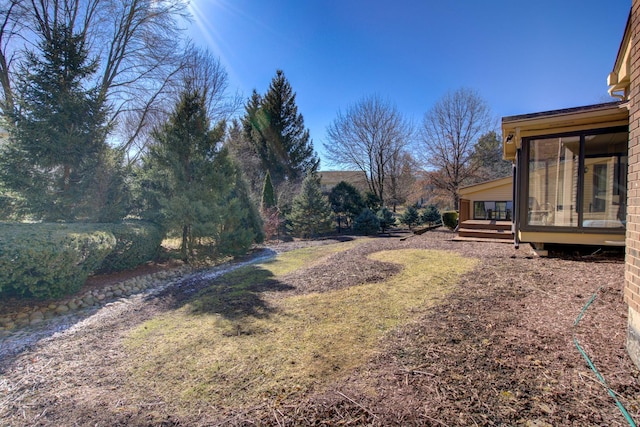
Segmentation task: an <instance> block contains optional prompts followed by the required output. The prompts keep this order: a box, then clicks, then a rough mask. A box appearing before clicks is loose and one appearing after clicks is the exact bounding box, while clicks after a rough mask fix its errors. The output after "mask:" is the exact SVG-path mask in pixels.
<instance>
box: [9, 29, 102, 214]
mask: <svg viewBox="0 0 640 427" xmlns="http://www.w3.org/2000/svg"><path fill="white" fill-rule="evenodd" d="M38 50H39V51H40V52H42V55H41V56H37V55H36V54H35V53H33V52H28V53H27V64H26V67H25V68H24V70H23V76H22V78H21V79H20V81H19V82H18V84H17V99H16V102H17V108H16V111H15V114H14V117H13V118H12V122H13V125H12V126H10V127H9V130H10V141H9V143H8V144H6V145H5V146H4V147H3V149H2V151H3V152H2V153H1V155H0V158H1V159H2V160H1V162H2V164H1V165H0V171H1V172H0V173H1V175H2V176H1V178H2V181H3V183H4V187H5V188H6V189H7V191H10V192H15V193H17V194H19V196H20V199H21V200H23V201H24V206H25V208H26V209H27V210H28V213H29V214H30V216H31V217H33V218H37V219H45V220H61V219H62V220H73V219H76V218H89V217H91V215H92V214H93V212H89V209H90V205H91V203H90V202H92V200H91V199H92V198H93V197H94V195H93V194H91V191H90V190H91V186H92V184H95V171H96V170H97V169H98V168H99V167H100V166H103V164H102V165H101V163H100V162H101V160H104V159H105V156H106V154H105V150H106V147H107V146H106V142H105V139H106V134H107V129H108V128H107V126H106V125H105V122H106V113H107V108H106V106H105V102H104V100H103V99H101V98H100V96H99V92H98V90H97V89H96V88H86V87H85V86H86V84H87V82H88V81H89V79H90V77H92V76H93V75H94V73H95V72H96V70H97V66H98V64H97V62H96V61H94V60H91V59H90V58H89V56H88V47H87V46H85V44H84V39H83V37H82V36H81V35H76V34H73V31H72V29H71V28H69V27H66V26H64V25H62V24H57V25H54V26H53V28H52V31H51V33H50V36H49V37H47V38H46V39H43V40H41V41H40V42H39V49H38Z"/></svg>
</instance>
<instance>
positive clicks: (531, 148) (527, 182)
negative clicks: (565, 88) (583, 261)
mask: <svg viewBox="0 0 640 427" xmlns="http://www.w3.org/2000/svg"><path fill="white" fill-rule="evenodd" d="M638 53H640V0H633V1H632V6H631V12H630V14H629V19H628V20H627V24H626V27H625V31H624V35H623V37H622V41H621V43H620V48H619V49H618V53H617V55H616V60H615V63H614V65H613V70H612V72H611V73H610V74H609V76H608V78H607V84H608V86H609V94H610V95H611V96H612V97H614V98H618V99H619V101H617V102H612V103H607V104H598V105H589V106H584V107H577V108H570V109H565V110H557V111H547V112H543V113H534V114H525V115H521V116H511V117H504V118H503V119H502V132H503V138H504V140H503V155H504V158H505V159H509V160H512V161H513V163H514V165H515V173H514V177H515V179H514V194H515V197H514V204H513V206H514V231H515V239H516V243H518V241H520V242H531V243H534V244H535V245H537V246H539V247H541V246H544V244H545V243H571V244H596V245H625V287H624V300H625V302H626V303H627V305H628V328H627V351H628V353H629V356H630V357H631V359H632V360H633V361H634V362H635V364H636V366H638V368H640V59H638V58H636V55H637V54H638Z"/></svg>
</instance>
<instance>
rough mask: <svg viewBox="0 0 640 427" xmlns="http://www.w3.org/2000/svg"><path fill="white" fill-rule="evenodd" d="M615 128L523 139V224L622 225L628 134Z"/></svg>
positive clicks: (623, 223)
mask: <svg viewBox="0 0 640 427" xmlns="http://www.w3.org/2000/svg"><path fill="white" fill-rule="evenodd" d="M616 130H617V132H611V131H609V132H607V131H600V132H582V133H577V134H570V135H563V136H554V137H542V138H536V139H529V140H525V144H524V146H523V147H524V148H525V156H526V160H525V162H526V164H525V166H526V172H525V173H526V174H527V176H526V177H525V178H524V183H525V186H526V192H525V193H526V197H525V198H524V200H526V202H524V203H527V206H526V209H524V208H523V211H524V215H526V217H525V218H523V222H524V223H525V224H526V225H528V226H532V227H575V228H584V227H590V228H624V227H625V216H626V188H627V176H626V175H627V154H626V149H627V140H628V134H627V132H626V131H624V130H623V131H620V130H619V129H616Z"/></svg>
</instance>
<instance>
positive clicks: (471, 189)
mask: <svg viewBox="0 0 640 427" xmlns="http://www.w3.org/2000/svg"><path fill="white" fill-rule="evenodd" d="M512 182H513V178H512V177H511V176H508V177H506V178H500V179H495V180H492V181H487V182H482V183H479V184H474V185H470V186H467V187H462V188H460V189H459V190H458V192H459V194H460V205H459V218H458V223H459V226H458V236H459V237H462V238H488V239H505V240H512V239H513V233H512V232H511V228H512V222H511V220H512V217H513V188H512Z"/></svg>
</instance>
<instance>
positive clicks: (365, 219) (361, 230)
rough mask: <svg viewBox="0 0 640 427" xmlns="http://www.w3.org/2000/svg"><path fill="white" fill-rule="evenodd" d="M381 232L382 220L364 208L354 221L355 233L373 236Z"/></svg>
mask: <svg viewBox="0 0 640 427" xmlns="http://www.w3.org/2000/svg"><path fill="white" fill-rule="evenodd" d="M378 230H380V219H378V216H377V215H376V214H375V212H373V211H372V210H371V209H369V208H364V209H363V210H362V212H360V215H358V216H357V217H356V219H355V220H354V221H353V231H355V232H356V233H358V234H364V235H367V236H368V235H373V234H376V233H378Z"/></svg>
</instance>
